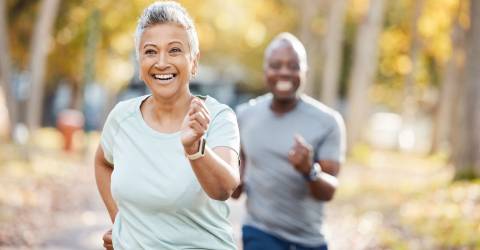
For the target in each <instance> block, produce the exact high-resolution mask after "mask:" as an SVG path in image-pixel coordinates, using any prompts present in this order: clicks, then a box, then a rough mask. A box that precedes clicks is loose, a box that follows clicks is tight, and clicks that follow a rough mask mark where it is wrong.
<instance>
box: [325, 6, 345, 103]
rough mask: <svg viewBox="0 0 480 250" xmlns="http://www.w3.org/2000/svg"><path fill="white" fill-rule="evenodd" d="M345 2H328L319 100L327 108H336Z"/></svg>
mask: <svg viewBox="0 0 480 250" xmlns="http://www.w3.org/2000/svg"><path fill="white" fill-rule="evenodd" d="M347 2H348V1H347V0H335V1H330V9H329V12H330V13H329V14H328V23H327V33H326V35H325V43H324V50H325V62H324V64H323V81H322V91H321V100H322V102H323V103H325V104H326V105H328V106H331V107H333V108H336V107H337V103H336V102H337V99H338V94H339V93H338V85H339V79H340V73H341V72H340V69H341V67H342V49H343V46H342V45H343V33H344V26H345V14H346V10H347Z"/></svg>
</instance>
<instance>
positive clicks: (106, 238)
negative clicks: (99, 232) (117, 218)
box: [103, 229, 113, 250]
mask: <svg viewBox="0 0 480 250" xmlns="http://www.w3.org/2000/svg"><path fill="white" fill-rule="evenodd" d="M103 247H105V249H107V250H113V243H112V229H110V230H108V231H106V232H105V234H103Z"/></svg>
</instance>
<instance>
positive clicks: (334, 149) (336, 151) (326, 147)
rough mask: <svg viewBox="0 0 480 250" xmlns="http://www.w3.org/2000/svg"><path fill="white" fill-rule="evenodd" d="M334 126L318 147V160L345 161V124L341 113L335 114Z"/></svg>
mask: <svg viewBox="0 0 480 250" xmlns="http://www.w3.org/2000/svg"><path fill="white" fill-rule="evenodd" d="M333 120H334V122H333V124H332V125H333V126H332V128H331V129H330V131H329V132H328V134H327V135H326V136H325V138H324V139H323V140H322V142H321V143H320V145H319V147H318V149H317V160H332V161H337V162H339V163H342V162H344V161H345V152H346V135H345V124H344V122H343V119H342V117H341V116H340V115H335V117H334V119H333Z"/></svg>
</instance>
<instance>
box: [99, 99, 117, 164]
mask: <svg viewBox="0 0 480 250" xmlns="http://www.w3.org/2000/svg"><path fill="white" fill-rule="evenodd" d="M117 110H118V105H117V106H115V107H114V108H113V109H112V111H110V113H109V114H108V116H107V120H106V121H105V125H104V126H103V130H102V135H101V136H100V145H101V146H102V149H103V155H104V157H105V160H107V161H108V162H109V163H111V164H113V148H114V143H115V140H114V138H115V134H116V132H117V131H118V128H119V122H118V117H117V115H116V114H117V113H118V111H117Z"/></svg>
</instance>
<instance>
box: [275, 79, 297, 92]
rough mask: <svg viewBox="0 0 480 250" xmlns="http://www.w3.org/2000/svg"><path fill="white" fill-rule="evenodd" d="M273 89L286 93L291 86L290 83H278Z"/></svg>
mask: <svg viewBox="0 0 480 250" xmlns="http://www.w3.org/2000/svg"><path fill="white" fill-rule="evenodd" d="M275 88H276V89H277V90H279V91H288V90H290V89H292V88H293V84H292V82H291V81H278V82H277V84H275Z"/></svg>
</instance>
